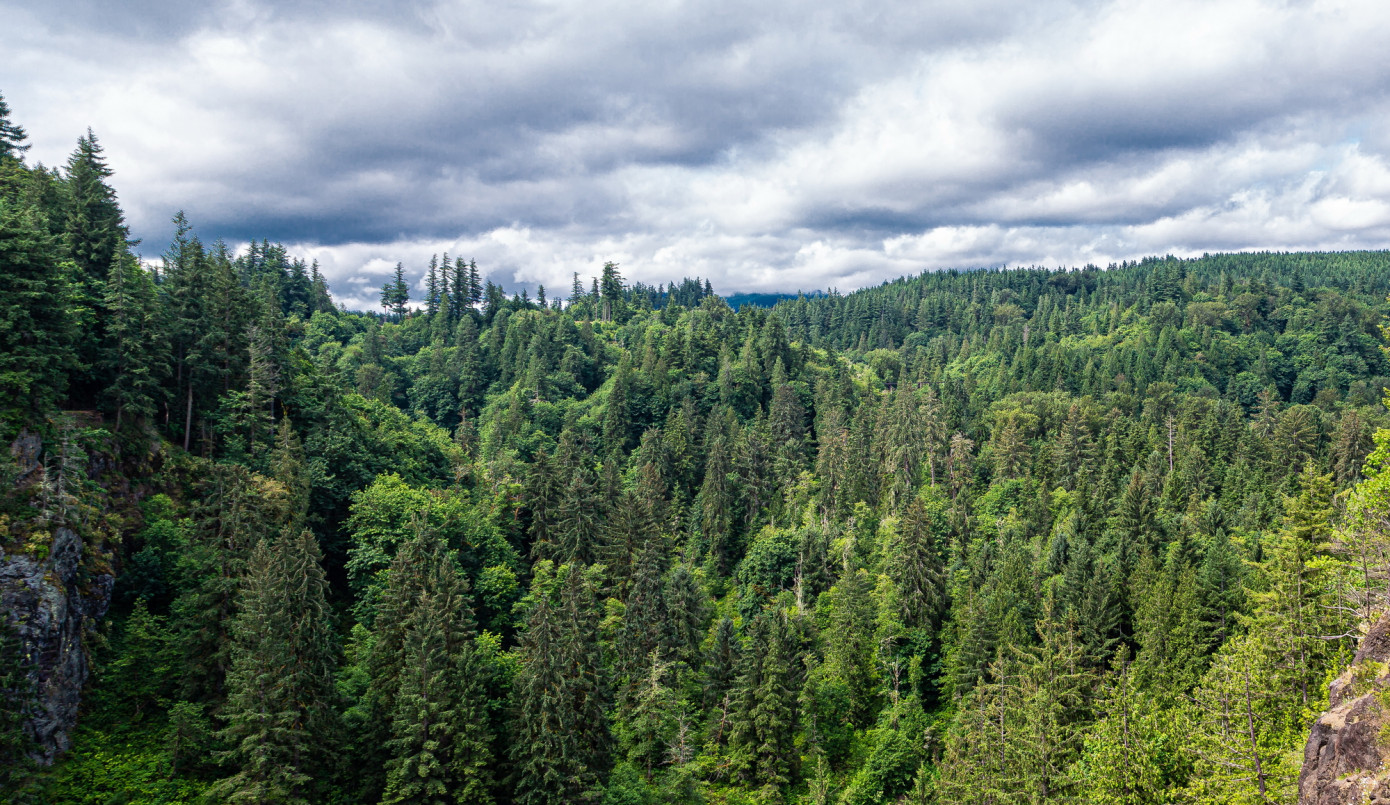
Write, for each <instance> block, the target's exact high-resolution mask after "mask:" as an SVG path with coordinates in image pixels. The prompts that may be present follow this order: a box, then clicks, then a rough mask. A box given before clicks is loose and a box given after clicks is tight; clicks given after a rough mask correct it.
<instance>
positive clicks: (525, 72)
mask: <svg viewBox="0 0 1390 805" xmlns="http://www.w3.org/2000/svg"><path fill="white" fill-rule="evenodd" d="M0 19H4V20H6V27H7V28H8V29H9V30H8V32H7V34H6V36H5V40H6V44H5V50H6V52H5V55H4V59H3V62H4V63H3V64H2V65H0V92H3V93H4V95H5V97H6V99H7V100H8V102H9V104H10V106H11V108H12V109H13V116H14V118H15V120H16V122H18V123H20V124H22V125H24V126H26V127H27V128H28V130H29V134H30V141H31V142H32V143H33V148H32V150H31V151H30V153H29V159H30V161H31V162H33V161H43V162H44V163H46V164H60V163H61V162H62V161H63V160H64V159H65V158H66V155H67V154H68V153H69V152H70V151H71V150H72V148H73V145H74V143H75V141H76V139H77V137H78V135H79V134H81V133H82V132H83V131H84V130H85V129H86V127H87V126H91V127H92V128H93V129H94V131H95V132H96V134H97V136H98V138H99V139H100V140H101V142H102V144H103V145H104V146H105V148H106V151H107V155H108V157H109V160H110V163H111V165H112V167H113V168H114V170H115V171H116V176H115V179H114V183H115V185H116V188H117V190H118V191H119V193H120V196H121V200H122V203H123V204H124V206H125V209H126V211H127V215H128V217H129V220H130V223H131V226H132V229H133V230H134V233H135V235H136V236H138V237H141V238H143V239H144V245H143V246H142V247H141V248H142V251H144V252H145V253H146V254H147V255H148V256H154V255H157V254H158V253H159V252H160V251H161V250H162V249H163V246H164V244H165V242H166V241H167V239H168V236H169V231H170V227H169V224H168V220H169V218H170V216H171V215H172V214H173V213H174V212H175V211H176V210H178V209H184V210H186V211H187V214H188V216H189V218H190V219H191V220H192V221H193V223H194V225H195V227H196V228H197V230H198V231H199V233H200V234H202V235H203V236H204V237H205V238H207V239H216V238H223V239H225V240H227V241H228V242H229V243H243V242H245V241H247V240H249V239H251V238H257V239H259V238H262V237H266V238H270V239H272V240H278V241H281V242H284V243H286V244H288V245H290V246H291V247H292V249H293V250H294V251H295V253H297V254H300V255H303V256H305V257H309V258H316V259H318V260H319V262H320V264H321V265H322V266H323V267H324V270H325V272H326V273H327V275H328V276H329V278H330V281H331V282H332V285H333V289H334V292H335V295H337V296H338V297H339V298H340V299H343V300H346V301H347V302H348V303H349V305H364V306H370V305H372V304H374V303H375V301H374V295H375V294H374V290H373V289H374V288H376V287H379V286H380V284H381V282H382V280H383V278H384V277H385V275H386V274H387V273H388V272H389V271H390V268H391V267H392V266H393V265H394V264H395V262H396V261H397V260H401V261H404V262H405V264H406V265H407V267H409V268H411V269H413V270H415V271H422V270H423V267H424V265H425V263H426V262H427V261H428V259H429V255H430V254H431V253H434V252H443V251H447V252H449V253H450V254H453V255H463V256H466V257H472V258H474V259H476V260H477V261H478V264H479V267H480V268H481V269H483V270H485V271H486V272H488V273H489V274H490V275H491V276H492V278H493V279H494V280H495V281H499V282H503V283H504V284H506V285H507V287H509V288H516V287H518V286H519V285H534V284H536V283H544V284H545V285H546V286H548V287H550V288H552V289H555V290H567V289H568V287H569V279H570V275H571V272H573V271H579V272H580V273H581V275H583V276H586V277H587V276H589V275H591V274H594V273H597V269H598V267H599V266H600V265H601V264H602V263H603V261H605V260H615V261H617V262H618V263H620V265H621V267H622V270H623V273H624V274H625V275H626V276H627V277H628V278H629V279H640V280H643V281H647V282H651V283H656V282H662V281H669V280H671V279H677V278H680V277H682V276H696V275H698V276H700V277H708V278H710V279H711V280H712V281H713V283H714V285H715V287H716V289H717V290H720V291H729V292H731V291H755V290H782V291H794V290H797V289H807V290H809V289H813V288H827V287H832V286H833V287H838V288H840V289H842V290H848V289H851V288H855V287H860V286H863V285H866V284H873V283H876V282H879V281H881V280H883V279H886V278H891V277H895V276H899V275H902V274H908V273H915V272H918V271H921V270H923V269H935V268H941V267H952V266H955V267H976V266H990V265H1020V264H1023V265H1028V264H1041V265H1049V266H1052V265H1080V264H1084V263H1087V262H1095V263H1099V264H1105V263H1107V262H1110V261H1117V260H1120V259H1127V258H1135V257H1140V256H1144V255H1148V254H1165V253H1173V254H1184V255H1187V254H1200V253H1202V252H1205V251H1229V250H1245V249H1347V248H1385V247H1387V246H1390V126H1388V125H1387V123H1390V48H1388V47H1386V44H1385V43H1386V42H1390V3H1386V2H1384V0H1345V1H1342V2H1337V1H1335V0H1334V1H1329V2H1320V1H1319V0H1196V1H1190V0H1127V1H1122V2H1104V1H1103V0H1075V1H1074V2H1058V1H1054V0H1029V1H1028V2H1024V1H1023V0H1011V1H1009V2H1004V1H1003V0H929V1H927V2H922V1H921V0H919V1H918V2H910V3H907V2H904V3H899V4H891V3H863V2H824V0H801V2H786V0H765V1H764V2H758V3H746V2H733V1H732V0H707V1H701V0H697V1H694V2H681V0H640V1H639V0H585V2H561V1H560V0H529V1H528V0H522V1H521V2H511V3H485V2H472V1H471V0H463V1H460V2H448V1H442V2H385V1H384V0H333V1H332V2H329V1H328V0H282V1H279V2H273V3H272V2H262V1H261V0H232V1H231V2H207V3H190V2H163V1H161V0H130V1H129V2H119V3H117V2H110V0H44V2H30V1H25V2H18V3H16V2H14V0H0Z"/></svg>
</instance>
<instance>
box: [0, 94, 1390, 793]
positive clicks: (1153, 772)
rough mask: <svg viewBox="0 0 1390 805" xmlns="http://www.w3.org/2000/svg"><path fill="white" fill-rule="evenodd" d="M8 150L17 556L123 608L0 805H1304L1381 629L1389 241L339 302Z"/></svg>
mask: <svg viewBox="0 0 1390 805" xmlns="http://www.w3.org/2000/svg"><path fill="white" fill-rule="evenodd" d="M4 113H5V110H3V109H0V120H4V121H5V124H4V125H5V128H0V149H3V150H0V275H3V277H4V279H5V281H4V283H3V285H0V415H3V423H4V429H5V432H4V434H3V435H4V436H5V441H6V443H10V442H12V441H14V440H15V439H16V437H19V436H21V434H24V435H27V436H29V437H32V436H34V435H37V436H38V437H39V438H41V439H42V443H43V446H44V451H45V452H44V457H43V461H42V462H41V464H42V467H43V471H42V472H40V473H37V476H36V477H30V476H34V475H35V473H29V474H27V475H25V476H23V477H19V472H18V470H16V471H15V472H14V473H12V475H14V476H15V477H14V478H13V479H11V481H10V482H8V483H7V484H6V493H7V494H6V497H5V501H4V509H3V517H4V519H3V521H2V522H3V525H4V528H5V531H4V532H3V535H0V538H2V539H4V540H5V541H4V544H3V549H4V552H5V554H6V555H7V556H15V557H18V556H38V555H42V554H45V552H46V551H48V550H49V547H50V546H51V544H52V541H53V535H54V534H55V533H56V532H57V530H58V529H60V528H66V529H70V530H72V531H74V532H75V533H77V534H78V535H80V536H81V538H82V539H83V540H85V542H84V544H85V545H87V546H89V547H88V549H87V551H86V553H85V554H84V564H83V568H84V569H83V571H82V572H83V573H87V574H89V576H87V577H84V578H89V577H90V576H91V574H98V573H101V572H106V571H107V570H109V571H110V572H113V573H114V574H115V575H116V583H115V588H114V593H113V604H112V611H111V614H110V615H109V616H108V617H107V618H106V619H105V620H104V621H103V625H102V626H101V627H100V628H99V629H98V630H96V631H94V632H91V633H89V634H88V635H87V636H86V641H85V644H86V646H87V650H88V651H90V653H91V656H92V659H93V667H94V677H93V679H92V681H91V682H89V684H88V686H87V689H86V691H85V693H84V705H83V713H82V716H81V720H80V727H79V729H78V731H77V733H76V735H75V739H74V745H73V748H72V749H71V751H70V752H68V753H67V754H66V755H65V756H64V757H63V758H61V759H60V760H59V761H58V762H57V763H56V765H54V766H53V767H51V768H44V767H40V766H37V765H34V764H33V763H31V762H26V761H25V758H28V757H31V756H32V755H33V754H34V753H35V747H34V746H33V744H32V738H33V734H32V729H30V728H29V727H28V726H26V724H27V722H26V717H27V714H28V713H30V712H31V710H30V709H28V708H30V705H28V704H26V702H29V701H30V700H31V699H32V697H33V696H34V695H35V693H36V692H35V691H34V690H33V689H32V684H31V683H32V680H33V679H34V678H35V676H34V673H35V672H34V669H35V667H36V663H39V664H41V663H42V662H44V659H43V658H42V657H35V656H34V655H33V654H32V653H31V652H26V651H25V647H24V645H22V640H18V639H16V637H15V635H13V634H8V635H5V636H4V644H5V647H4V652H5V653H4V654H3V656H0V679H2V680H3V686H0V687H3V692H4V695H5V696H6V697H7V701H8V706H7V707H6V708H5V709H4V711H3V712H4V713H5V715H6V718H5V719H4V720H3V721H0V755H3V759H0V767H3V768H4V769H5V772H4V774H5V775H6V777H5V779H4V781H3V782H4V784H5V785H6V786H7V789H6V793H7V795H8V796H10V797H12V798H14V799H16V800H18V801H24V799H25V798H28V799H31V800H34V801H46V802H93V803H96V802H103V803H104V802H111V801H132V802H136V801H138V802H183V801H193V800H194V799H195V798H197V797H200V796H201V797H203V798H205V799H206V800H208V801H247V802H292V801H308V802H363V803H376V802H470V803H476V802H490V801H495V802H498V803H509V802H516V803H522V804H523V805H549V804H550V803H555V804H556V805H558V804H559V803H575V802H595V803H610V804H611V805H618V804H619V803H656V802H691V803H693V802H710V803H752V802H766V803H771V802H811V803H828V802H838V803H874V802H898V801H907V802H914V803H917V802H920V803H926V802H940V803H958V802H959V803H966V802H996V803H1004V802H1009V803H1013V802H1039V803H1040V802H1079V801H1085V802H1117V803H1119V802H1124V803H1141V802H1170V801H1193V802H1263V801H1272V802H1291V801H1292V799H1293V797H1294V796H1295V792H1294V780H1295V777H1296V776H1297V772H1298V766H1297V764H1298V762H1299V761H1300V759H1301V749H1302V745H1303V741H1304V739H1305V738H1306V736H1307V731H1308V727H1309V726H1310V724H1311V723H1312V720H1313V718H1314V717H1315V715H1316V714H1317V713H1318V712H1319V711H1321V710H1322V709H1323V708H1324V707H1325V703H1326V682H1327V681H1328V680H1329V679H1330V678H1331V676H1333V675H1335V674H1336V673H1338V672H1339V671H1340V670H1341V668H1342V667H1343V666H1344V665H1345V664H1346V662H1347V660H1348V659H1349V658H1350V656H1351V652H1352V651H1353V650H1354V649H1355V642H1356V637H1357V635H1358V634H1359V633H1360V632H1361V630H1363V629H1364V628H1365V626H1366V624H1367V622H1368V621H1369V620H1372V619H1374V618H1375V617H1376V616H1377V615H1378V614H1379V612H1380V611H1382V610H1383V608H1384V606H1385V604H1386V602H1387V601H1390V587H1388V586H1387V585H1390V572H1387V571H1390V567H1387V553H1386V552H1387V547H1388V546H1390V541H1388V538H1390V534H1387V525H1386V524H1387V522H1390V519H1388V515H1390V496H1387V491H1386V490H1387V485H1390V474H1385V473H1384V467H1385V462H1386V461H1387V459H1390V431H1387V430H1385V427H1386V425H1387V424H1390V417H1387V414H1386V410H1385V408H1384V407H1383V405H1382V404H1381V395H1382V391H1383V389H1384V387H1385V385H1386V384H1387V382H1390V381H1388V380H1387V377H1390V361H1387V357H1386V354H1385V352H1384V351H1383V349H1382V345H1383V343H1384V342H1383V340H1382V338H1381V335H1382V334H1381V331H1380V327H1381V325H1382V323H1383V322H1384V321H1385V317H1386V313H1387V310H1390V308H1387V303H1386V297H1387V293H1390V254H1386V253H1379V252H1376V253H1344V254H1246V255H1216V256H1209V257H1204V258H1201V259H1196V260H1178V259H1155V260H1147V261H1144V262H1142V263H1138V264H1125V265H1120V266H1111V267H1109V268H1107V269H1105V270H1100V269H1097V268H1095V267H1086V268H1084V269H1077V270H1042V269H1027V270H1007V271H972V272H943V273H929V274H924V275H922V276H919V277H912V278H906V279H902V280H898V281H895V282H892V283H888V284H885V285H883V286H880V287H876V288H870V289H866V290H863V291H859V292H856V293H852V294H848V295H839V294H834V293H832V294H829V295H825V296H817V297H815V298H805V297H800V298H796V299H789V300H784V301H781V302H779V303H777V304H776V305H775V306H774V307H772V308H771V309H765V308H759V307H755V306H752V305H747V306H744V307H742V308H740V309H739V310H738V311H734V310H733V309H731V308H730V307H729V306H728V305H727V304H726V303H725V302H724V301H723V300H722V299H721V298H719V297H718V296H715V295H713V294H712V293H710V291H711V289H710V288H709V287H708V284H707V283H700V282H697V281H693V280H686V281H683V282H676V283H673V284H672V287H671V288H669V289H668V288H666V287H665V286H660V287H658V288H650V287H648V286H639V287H628V286H627V285H626V284H625V283H624V281H623V278H622V276H621V274H620V272H619V269H618V267H616V266H612V265H608V266H605V267H603V269H602V270H601V271H599V272H598V273H599V274H600V276H599V277H596V278H594V280H593V282H592V284H591V285H588V287H587V288H586V283H585V282H583V281H582V280H581V278H580V277H579V276H578V275H576V277H575V283H574V287H573V289H572V290H571V291H570V296H569V298H568V299H567V300H566V301H565V302H563V303H561V302H557V301H554V300H549V301H548V300H546V297H545V295H544V291H543V290H538V292H537V293H536V295H535V297H534V298H531V297H530V296H529V295H528V296H521V295H518V296H515V297H512V298H510V299H508V298H506V297H505V296H504V295H503V293H502V292H501V290H500V289H499V288H498V287H497V286H495V285H492V284H491V283H489V282H486V281H485V277H484V276H482V275H480V272H479V269H478V267H477V266H475V265H473V264H471V263H466V262H465V261H463V260H462V259H455V258H451V257H447V256H445V257H443V258H441V259H439V260H436V261H432V263H431V264H430V265H429V266H428V267H417V269H416V274H415V275H416V276H418V272H419V271H420V270H422V269H423V270H424V271H425V282H424V283H423V287H424V288H425V289H426V290H425V291H424V294H423V298H419V297H420V293H419V292H418V291H414V290H412V288H411V287H410V286H411V285H412V283H411V282H410V281H409V278H410V276H411V272H409V271H407V270H406V269H404V267H403V268H402V271H401V273H399V274H398V276H397V278H396V279H395V280H393V281H392V282H389V283H388V284H387V287H386V288H384V289H383V294H382V298H383V305H384V306H385V313H384V314H371V313H356V312H347V311H343V310H340V309H338V308H336V307H335V306H334V304H333V303H332V301H331V298H330V296H329V292H328V288H327V286H326V284H325V283H324V281H323V279H322V278H321V277H319V276H318V273H317V271H316V269H315V268H314V267H313V266H311V265H305V264H304V263H303V262H302V261H298V260H296V259H294V258H293V257H292V256H291V255H288V254H287V253H286V251H285V249H284V248H283V247H280V246H278V245H275V244H271V243H266V242H262V243H258V244H252V245H251V246H250V247H249V249H243V250H241V251H240V252H237V253H233V252H232V251H231V250H230V249H229V248H227V247H226V246H224V245H222V244H216V243H215V244H208V243H204V242H202V241H201V240H200V239H199V238H198V237H197V235H196V234H195V232H194V230H193V229H192V228H191V227H190V226H189V225H188V223H187V222H186V221H184V220H183V219H182V216H180V217H179V218H178V236H177V237H176V239H175V240H174V242H173V243H172V244H170V245H169V246H168V248H167V249H166V250H165V252H164V254H163V260H162V261H161V262H160V263H159V264H158V268H157V269H156V268H154V267H153V266H150V265H144V264H142V263H141V262H139V261H137V260H136V259H135V258H134V256H133V255H132V251H131V249H132V246H131V244H129V243H128V241H127V233H126V231H125V228H124V225H123V223H122V215H121V211H120V208H119V205H118V204H117V202H116V197H115V194H114V191H112V190H111V188H110V186H109V184H108V179H109V171H107V170H106V168H105V166H104V161H103V159H102V156H101V152H100V149H99V147H98V145H97V142H96V138H95V137H93V136H91V135H90V133H89V135H88V136H85V137H84V138H83V139H82V140H81V141H80V142H79V147H78V150H77V152H76V153H75V154H74V156H73V157H72V159H71V160H70V161H69V163H68V164H67V165H66V166H64V167H63V168H62V169H60V170H48V169H44V168H42V167H41V166H29V165H27V164H26V163H25V162H24V161H23V160H22V157H23V152H22V151H20V150H18V149H19V148H20V147H22V145H23V142H24V140H23V132H22V131H21V130H19V129H18V128H17V127H15V126H14V125H13V124H12V123H10V122H8V119H7V118H6V117H5V116H4ZM484 268H485V267H484ZM585 273H586V274H587V273H590V270H589V269H587V267H586V268H585ZM412 295H414V296H416V297H417V298H416V299H415V300H414V301H413V302H412V301H411V300H410V299H409V297H410V296H412ZM74 456H76V457H77V458H73V457H74ZM102 563H106V565H109V567H105V566H103V567H98V565H102ZM74 584H79V582H74ZM7 615H10V616H11V617H10V618H9V620H8V621H7V623H8V625H10V626H14V625H15V623H14V618H13V614H12V613H7ZM116 796H125V797H127V799H126V800H116V799H113V797H116Z"/></svg>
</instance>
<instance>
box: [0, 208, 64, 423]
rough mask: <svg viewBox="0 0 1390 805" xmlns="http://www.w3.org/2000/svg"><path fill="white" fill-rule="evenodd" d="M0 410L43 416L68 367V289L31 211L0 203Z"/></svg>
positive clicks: (56, 397)
mask: <svg viewBox="0 0 1390 805" xmlns="http://www.w3.org/2000/svg"><path fill="white" fill-rule="evenodd" d="M0 274H3V275H4V277H5V282H4V283H3V286H2V287H0V410H3V412H4V415H5V416H6V417H7V418H14V417H15V416H16V414H27V413H29V412H38V411H44V410H46V409H49V408H51V407H52V406H54V405H56V403H57V402H58V401H59V400H61V399H62V398H63V394H64V391H65V389H66V386H67V369H68V368H69V367H71V366H72V364H73V354H72V337H73V333H72V319H71V318H70V315H69V311H68V304H69V292H68V289H69V284H68V281H67V277H66V276H65V274H64V271H63V268H62V265H61V264H60V263H59V261H58V259H57V256H56V255H55V254H54V249H53V246H52V243H51V241H50V240H49V239H48V237H46V235H45V232H44V229H43V224H42V221H41V220H40V219H39V217H38V215H37V214H36V213H35V211H33V210H25V209H21V208H18V207H16V206H13V205H10V204H3V203H0Z"/></svg>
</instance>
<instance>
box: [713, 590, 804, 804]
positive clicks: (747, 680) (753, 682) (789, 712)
mask: <svg viewBox="0 0 1390 805" xmlns="http://www.w3.org/2000/svg"><path fill="white" fill-rule="evenodd" d="M752 632H753V633H752V645H751V647H750V649H749V651H748V653H747V654H746V655H745V656H744V658H743V668H742V671H741V672H740V673H739V677H738V682H737V684H736V685H735V687H734V690H733V694H732V702H731V705H730V712H729V719H730V730H729V750H728V751H729V768H730V769H731V770H732V771H733V772H734V773H735V774H736V775H737V776H738V778H739V779H741V780H742V781H744V782H745V783H748V784H750V785H753V786H757V787H760V788H762V789H763V791H764V793H765V794H766V795H767V796H769V797H770V796H776V792H777V791H779V790H780V789H782V788H783V787H784V786H786V785H787V784H788V783H790V782H791V777H792V771H793V754H792V738H793V735H794V729H795V724H796V691H795V689H793V687H792V685H791V672H792V662H793V658H792V656H791V651H790V649H791V646H790V645H789V642H790V641H789V635H788V633H787V632H788V629H787V618H786V615H785V614H783V613H781V612H777V611H775V610H765V611H764V612H763V613H761V614H760V615H758V617H757V618H756V619H755V620H754V623H753V628H752Z"/></svg>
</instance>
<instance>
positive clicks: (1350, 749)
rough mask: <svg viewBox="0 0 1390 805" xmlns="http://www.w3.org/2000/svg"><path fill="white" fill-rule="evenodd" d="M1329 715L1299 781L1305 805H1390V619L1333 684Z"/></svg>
mask: <svg viewBox="0 0 1390 805" xmlns="http://www.w3.org/2000/svg"><path fill="white" fill-rule="evenodd" d="M1329 693H1330V700H1329V706H1328V710H1327V712H1326V713H1323V714H1322V717H1321V718H1319V719H1318V720H1317V721H1316V722H1314V724H1313V728H1312V730H1311V732H1310V734H1309V736H1308V745H1307V747H1306V748H1305V749H1304V751H1303V770H1302V772H1300V774H1299V776H1298V802H1299V805H1361V803H1390V769H1386V768H1385V761H1386V755H1387V753H1386V750H1385V749H1384V748H1382V743H1381V731H1382V729H1383V728H1384V726H1385V723H1386V712H1385V708H1384V706H1383V705H1382V704H1381V700H1382V698H1383V697H1385V696H1386V695H1387V693H1390V615H1387V616H1385V617H1382V618H1381V619H1380V620H1379V621H1378V622H1377V623H1376V625H1375V626H1374V627H1373V628H1372V629H1371V631H1370V633H1369V634H1367V635H1366V636H1365V637H1364V638H1363V639H1362V640H1361V646H1360V648H1359V649H1358V650H1357V652H1356V658H1355V659H1354V660H1352V663H1351V666H1350V667H1348V668H1347V670H1346V671H1344V672H1342V675H1341V676H1339V677H1337V679H1335V680H1334V681H1333V682H1332V685H1331V687H1330V689H1329Z"/></svg>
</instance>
